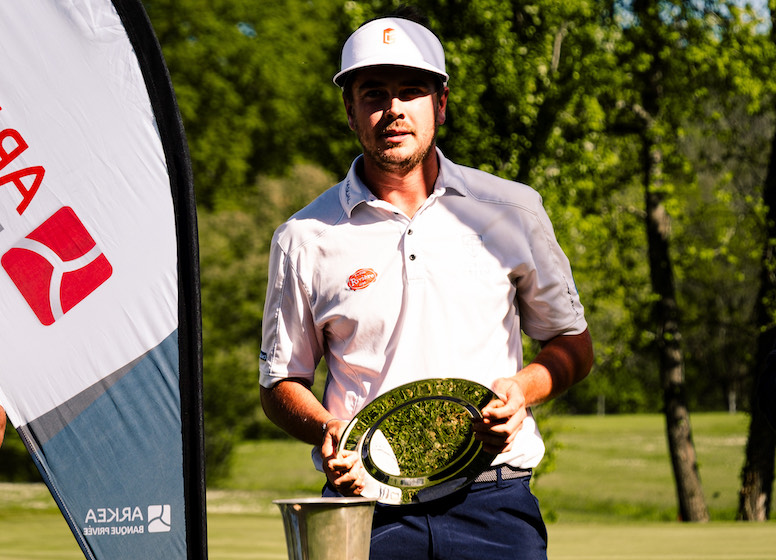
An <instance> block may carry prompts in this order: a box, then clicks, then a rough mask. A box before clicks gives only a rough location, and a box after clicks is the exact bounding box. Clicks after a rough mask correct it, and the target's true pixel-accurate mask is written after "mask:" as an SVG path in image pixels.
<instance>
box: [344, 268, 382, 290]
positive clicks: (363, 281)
mask: <svg viewBox="0 0 776 560" xmlns="http://www.w3.org/2000/svg"><path fill="white" fill-rule="evenodd" d="M376 279H377V273H376V272H375V271H374V270H373V269H371V268H359V269H358V270H357V271H355V272H354V273H353V274H351V275H350V277H349V278H348V288H350V289H351V290H363V289H364V288H366V287H367V286H368V285H369V284H371V283H372V282H374V281H375V280H376Z"/></svg>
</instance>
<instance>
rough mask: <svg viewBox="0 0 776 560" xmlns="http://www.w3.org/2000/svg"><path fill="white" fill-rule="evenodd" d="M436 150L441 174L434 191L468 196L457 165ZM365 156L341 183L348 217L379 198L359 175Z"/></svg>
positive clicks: (343, 205)
mask: <svg viewBox="0 0 776 560" xmlns="http://www.w3.org/2000/svg"><path fill="white" fill-rule="evenodd" d="M436 151H437V157H438V158H439V175H438V176H437V180H436V183H435V184H434V193H435V194H436V195H437V196H442V195H443V194H445V192H447V191H454V192H455V193H457V194H459V195H461V196H466V193H467V190H466V185H465V183H464V181H463V177H462V176H461V173H460V171H459V170H458V169H457V166H456V165H455V164H454V163H453V162H451V161H450V160H449V159H447V158H446V157H445V156H444V155H443V154H442V150H440V149H439V148H436ZM363 157H364V156H363V154H362V155H360V156H358V157H357V158H356V159H354V160H353V163H352V164H351V165H350V170H349V171H348V174H347V176H346V177H345V180H344V181H342V183H340V191H339V196H340V203H341V204H342V208H343V210H345V212H346V213H347V215H348V217H350V216H351V215H352V214H353V209H354V208H355V207H356V206H358V205H359V204H361V203H369V202H372V201H375V200H377V197H376V196H375V195H374V194H372V191H370V190H369V187H367V186H366V185H365V184H364V182H363V181H362V180H361V177H359V175H358V171H357V169H358V167H359V165H361V160H362V159H363Z"/></svg>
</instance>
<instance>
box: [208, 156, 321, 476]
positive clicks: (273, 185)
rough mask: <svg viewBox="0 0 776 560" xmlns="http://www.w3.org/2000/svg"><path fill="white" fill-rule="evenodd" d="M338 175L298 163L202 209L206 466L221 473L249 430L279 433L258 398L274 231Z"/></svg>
mask: <svg viewBox="0 0 776 560" xmlns="http://www.w3.org/2000/svg"><path fill="white" fill-rule="evenodd" d="M333 182H334V180H333V179H332V178H331V177H330V176H329V175H327V174H326V173H324V172H322V171H321V170H320V169H318V168H313V167H310V166H309V165H297V166H296V167H294V168H293V169H292V170H291V171H290V172H289V174H288V175H287V176H286V177H281V178H277V177H276V178H268V177H262V178H260V179H259V180H258V182H257V184H256V185H255V187H254V189H253V192H251V193H249V194H244V195H243V196H242V197H240V198H239V199H235V200H233V201H232V202H231V203H229V204H226V203H224V204H223V205H222V208H221V209H219V210H217V211H202V212H200V216H199V230H200V259H201V270H202V272H201V283H202V316H203V319H202V329H203V333H202V335H203V347H204V359H203V362H204V363H203V365H204V395H205V426H206V439H205V443H206V457H207V468H208V470H207V472H208V478H209V479H210V480H217V479H218V478H221V477H222V476H224V475H225V474H226V473H228V469H229V466H230V462H229V458H230V454H231V451H232V448H233V446H234V445H235V443H237V442H238V441H240V440H241V439H243V438H244V437H246V436H250V437H278V436H280V435H281V434H282V432H280V431H279V430H278V429H277V428H275V427H274V425H273V424H271V423H270V422H269V421H268V420H267V419H266V417H265V416H264V413H263V412H262V411H261V407H260V405H259V385H258V367H259V365H258V364H259V363H258V356H259V339H260V332H261V316H262V312H263V307H264V296H265V293H266V289H267V261H268V257H269V245H270V239H271V236H272V233H273V231H274V229H275V227H277V226H278V225H279V224H280V223H281V222H282V221H283V220H284V219H285V218H286V217H287V216H289V215H290V214H292V213H293V212H294V211H296V210H298V209H299V208H301V207H302V206H303V205H304V204H305V203H306V202H308V201H309V200H310V199H312V198H313V197H314V196H316V195H317V194H319V193H320V192H322V191H323V190H324V189H325V188H327V187H329V186H330V185H331V184H332V183H333Z"/></svg>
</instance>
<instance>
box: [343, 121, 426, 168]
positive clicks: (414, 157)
mask: <svg viewBox="0 0 776 560" xmlns="http://www.w3.org/2000/svg"><path fill="white" fill-rule="evenodd" d="M353 126H354V131H355V133H356V136H357V138H358V141H359V143H360V144H361V149H362V151H363V152H364V157H365V158H368V159H370V160H372V161H373V162H374V163H375V165H377V167H378V168H379V169H381V170H382V171H386V172H389V173H408V172H410V171H412V170H413V169H415V168H416V167H417V166H418V165H420V164H422V163H423V162H424V161H425V160H426V158H427V157H429V154H430V153H431V151H432V150H433V149H434V146H435V145H436V138H437V133H438V132H439V123H436V124H435V125H434V134H433V136H432V137H431V141H430V142H429V143H428V145H426V146H421V147H420V148H419V149H418V150H417V151H415V152H413V153H411V154H410V155H409V156H406V157H397V156H391V155H390V154H388V153H387V152H386V150H382V149H380V148H378V147H375V146H374V145H372V144H369V143H367V142H365V135H363V134H362V133H361V128H360V127H359V126H358V122H354V123H353ZM415 138H417V136H415Z"/></svg>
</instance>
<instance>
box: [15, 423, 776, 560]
mask: <svg viewBox="0 0 776 560" xmlns="http://www.w3.org/2000/svg"><path fill="white" fill-rule="evenodd" d="M692 422H693V430H694V437H695V444H696V448H697V450H698V457H699V464H700V472H701V477H702V479H703V484H704V491H705V493H706V498H707V502H708V504H709V507H710V510H711V514H712V519H713V521H712V522H711V523H708V524H684V523H678V522H675V521H674V520H675V518H676V505H675V497H674V486H673V480H672V476H671V469H670V464H669V462H668V454H667V451H666V444H665V436H664V432H663V420H662V417H660V416H657V415H635V416H606V417H595V416H584V417H577V416H574V417H559V418H554V419H551V420H545V421H543V422H542V425H543V426H544V427H545V428H546V430H547V431H550V430H551V431H552V432H553V434H554V436H553V440H554V441H555V442H556V444H557V447H558V449H557V458H556V468H555V469H554V471H553V472H550V473H546V474H544V475H542V476H541V477H540V478H539V479H538V480H537V481H536V484H535V491H536V494H537V495H538V496H539V499H540V500H541V502H542V508H543V510H544V512H545V515H546V517H547V518H548V521H549V526H548V528H549V533H550V558H551V559H553V560H588V559H589V560H593V559H596V560H598V559H601V560H617V559H623V560H625V559H627V560H657V559H672V560H772V559H773V558H776V522H768V523H758V524H750V523H736V522H735V521H733V520H734V518H735V511H736V505H737V499H738V498H737V492H738V486H739V472H740V469H741V464H742V462H743V448H744V445H745V440H746V429H747V423H748V418H747V417H746V416H744V415H735V416H731V415H727V414H695V415H693V418H692ZM1 459H2V453H0V460H1ZM321 484H322V478H321V475H319V474H318V473H316V472H314V471H313V469H312V467H311V463H310V456H309V449H308V447H307V446H306V445H302V444H297V443H293V442H283V441H281V442H261V443H256V442H250V443H246V444H244V445H242V446H241V447H240V448H239V449H238V452H237V454H236V456H235V463H234V468H233V473H232V476H231V478H230V479H229V480H228V481H226V482H225V483H224V484H223V485H222V488H218V489H214V488H211V489H209V490H208V546H209V556H210V558H211V559H213V560H232V559H234V560H237V559H241V560H248V559H251V560H265V559H274V560H285V559H286V558H287V555H286V551H285V541H284V536H283V527H282V523H281V520H280V515H279V512H278V510H277V508H276V507H275V506H274V505H273V504H272V500H273V499H276V498H294V497H303V496H314V495H316V494H318V492H319V489H320V486H321ZM78 558H82V556H81V554H80V552H79V550H78V548H77V546H76V544H75V540H74V539H73V538H72V535H70V532H69V529H68V528H67V526H66V525H65V522H64V520H63V519H62V517H61V515H60V514H59V513H58V512H57V511H56V508H55V506H54V504H53V501H52V500H51V498H50V497H49V496H48V493H47V491H46V489H45V488H44V487H42V486H41V485H37V484H32V485H27V484H25V485H22V484H0V560H33V559H56V560H69V559H74V560H75V559H78Z"/></svg>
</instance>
